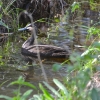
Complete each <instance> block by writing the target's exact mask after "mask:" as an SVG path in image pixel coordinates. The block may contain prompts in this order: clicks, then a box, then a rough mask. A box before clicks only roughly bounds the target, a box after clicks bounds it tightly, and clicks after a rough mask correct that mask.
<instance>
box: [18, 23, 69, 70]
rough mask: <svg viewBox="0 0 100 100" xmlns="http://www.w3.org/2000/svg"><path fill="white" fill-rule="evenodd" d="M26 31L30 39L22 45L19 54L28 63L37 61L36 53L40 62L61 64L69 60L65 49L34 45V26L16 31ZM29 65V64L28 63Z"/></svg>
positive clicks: (35, 29) (30, 25)
mask: <svg viewBox="0 0 100 100" xmlns="http://www.w3.org/2000/svg"><path fill="white" fill-rule="evenodd" d="M25 30H26V31H28V32H31V37H30V38H28V39H27V40H26V41H25V42H24V43H23V45H22V48H21V54H22V55H23V56H25V58H27V59H29V62H32V61H33V60H36V59H38V53H39V55H40V58H41V60H44V59H46V60H52V61H56V62H63V61H65V60H67V59H68V58H69V53H68V51H67V50H66V49H64V48H62V47H57V46H53V45H39V44H38V45H36V44H35V43H34V42H35V38H36V36H35V33H36V34H37V33H38V31H37V28H36V27H35V26H34V24H33V25H32V24H29V25H27V26H26V27H24V28H20V29H18V31H25ZM30 64H31V63H30ZM32 69H33V67H32V66H29V70H32Z"/></svg>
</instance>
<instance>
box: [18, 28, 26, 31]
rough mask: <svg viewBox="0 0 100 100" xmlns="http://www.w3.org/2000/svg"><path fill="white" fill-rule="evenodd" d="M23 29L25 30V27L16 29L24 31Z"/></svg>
mask: <svg viewBox="0 0 100 100" xmlns="http://www.w3.org/2000/svg"><path fill="white" fill-rule="evenodd" d="M25 30H27V28H26V27H24V28H20V29H18V31H25Z"/></svg>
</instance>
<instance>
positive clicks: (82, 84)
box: [0, 0, 100, 100]
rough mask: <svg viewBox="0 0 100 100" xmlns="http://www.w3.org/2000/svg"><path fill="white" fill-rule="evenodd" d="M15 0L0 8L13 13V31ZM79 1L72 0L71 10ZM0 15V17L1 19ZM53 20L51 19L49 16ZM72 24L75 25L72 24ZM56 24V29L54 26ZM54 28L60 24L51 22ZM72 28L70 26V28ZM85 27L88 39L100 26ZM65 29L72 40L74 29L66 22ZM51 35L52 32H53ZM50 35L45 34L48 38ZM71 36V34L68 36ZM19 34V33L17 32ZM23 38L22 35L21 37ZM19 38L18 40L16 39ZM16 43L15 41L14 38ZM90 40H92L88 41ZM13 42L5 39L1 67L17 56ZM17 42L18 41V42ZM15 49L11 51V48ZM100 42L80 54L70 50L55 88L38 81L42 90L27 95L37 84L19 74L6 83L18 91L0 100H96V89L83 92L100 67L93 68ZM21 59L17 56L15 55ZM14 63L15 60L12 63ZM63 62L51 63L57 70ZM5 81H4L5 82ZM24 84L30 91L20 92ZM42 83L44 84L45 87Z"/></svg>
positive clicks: (96, 32) (95, 65) (97, 93)
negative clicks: (15, 78)
mask: <svg viewBox="0 0 100 100" xmlns="http://www.w3.org/2000/svg"><path fill="white" fill-rule="evenodd" d="M14 1H15V0H12V1H11V2H10V3H9V4H8V5H7V6H6V8H3V11H2V14H3V13H5V14H10V13H12V15H13V17H12V18H13V22H12V26H13V28H14V30H17V28H18V26H16V21H17V16H18V15H17V14H18V13H19V10H20V9H16V12H17V14H16V13H15V12H13V11H12V10H10V11H9V7H10V6H11V5H12V4H13V2H14ZM89 2H90V4H91V7H92V9H96V5H95V3H94V0H90V1H89ZM80 3H81V2H73V3H72V5H71V13H73V12H75V11H77V10H80V7H81V5H80ZM2 6H3V2H1V1H0V9H1V7H2ZM2 14H0V19H2ZM68 14H70V13H68V11H66V15H65V16H64V21H66V16H67V17H68V16H69V15H68ZM51 20H52V19H51ZM37 22H45V19H44V18H42V19H39V20H37ZM54 22H57V23H58V22H60V20H59V19H58V18H55V19H54ZM0 25H2V26H4V27H6V28H8V29H9V27H8V25H6V23H5V22H3V21H2V20H0ZM75 25H77V24H76V23H75ZM55 27H56V28H55ZM53 28H54V29H55V30H58V29H59V26H55V25H53ZM70 28H71V29H70ZM83 28H84V29H86V28H87V29H88V33H89V35H88V39H89V38H90V37H91V36H92V35H97V37H98V36H99V33H100V29H99V28H98V27H96V26H95V25H93V26H92V27H86V26H83ZM66 29H68V31H69V32H70V33H71V34H70V36H69V37H70V38H71V39H73V35H74V34H73V32H74V31H75V30H74V29H73V26H72V25H71V24H70V23H69V22H68V25H66ZM55 34H56V35H57V32H56V33H55ZM55 34H53V35H55ZM50 35H51V34H50V33H48V38H49V36H50ZM71 36H72V37H71ZM19 37H20V35H19ZM21 38H23V39H25V36H23V37H21ZM18 40H19V39H18ZM13 42H15V43H16V44H17V41H15V40H14V41H13ZM91 42H92V41H91ZM13 45H14V44H13V43H12V42H11V41H10V39H9V40H8V41H7V42H6V44H5V46H4V48H3V51H2V50H0V66H3V65H6V66H7V62H8V60H9V59H12V58H14V59H16V55H15V56H13V55H11V53H15V52H16V51H17V48H16V45H14V47H13ZM17 45H19V44H17ZM12 49H14V51H13V50H12ZM99 53H100V42H98V41H95V42H94V41H93V43H92V44H91V46H89V47H86V50H85V51H84V52H83V53H82V54H81V55H80V54H78V53H76V52H73V53H71V55H70V61H71V64H67V65H66V68H65V70H66V75H65V77H64V79H62V80H64V81H62V82H60V81H59V80H57V79H53V82H54V84H55V85H56V87H57V88H56V89H55V87H53V86H51V85H49V84H48V83H46V82H43V84H42V83H39V88H40V90H41V91H42V93H39V94H33V97H31V98H30V94H32V92H33V89H35V91H36V89H37V88H36V87H35V86H34V85H33V84H31V83H29V82H25V80H24V79H23V78H22V77H19V79H18V80H17V81H13V82H11V83H10V84H9V85H8V86H10V85H16V84H17V85H18V87H19V88H18V90H17V92H16V93H15V96H14V97H9V96H6V95H0V99H5V100H28V98H30V100H91V99H92V100H99V92H98V91H97V90H96V89H95V88H93V89H92V90H87V91H86V86H87V83H88V82H89V81H90V80H91V76H93V74H94V72H95V71H98V69H99V70H100V68H98V69H96V67H97V66H98V65H99V63H100V55H99ZM18 59H19V60H20V58H18ZM14 64H16V62H15V63H14ZM64 64H65V63H62V64H57V63H56V64H54V65H53V71H59V70H60V69H61V68H62V67H63V65H64ZM5 82H6V81H5ZM5 82H3V83H2V84H1V85H0V86H2V85H3V84H4V83H5ZM23 85H24V86H27V87H30V88H31V89H30V90H26V91H25V92H24V93H23V94H22V93H21V87H22V86H23ZM44 85H45V86H44Z"/></svg>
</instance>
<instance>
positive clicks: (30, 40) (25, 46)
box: [22, 34, 35, 48]
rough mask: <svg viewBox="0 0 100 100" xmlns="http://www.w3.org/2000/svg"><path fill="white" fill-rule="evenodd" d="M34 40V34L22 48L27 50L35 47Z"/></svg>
mask: <svg viewBox="0 0 100 100" xmlns="http://www.w3.org/2000/svg"><path fill="white" fill-rule="evenodd" d="M34 40H35V38H34V35H33V34H32V36H31V37H30V38H29V39H27V40H26V41H25V42H24V43H23V45H22V47H23V48H27V47H29V46H31V45H33V44H34Z"/></svg>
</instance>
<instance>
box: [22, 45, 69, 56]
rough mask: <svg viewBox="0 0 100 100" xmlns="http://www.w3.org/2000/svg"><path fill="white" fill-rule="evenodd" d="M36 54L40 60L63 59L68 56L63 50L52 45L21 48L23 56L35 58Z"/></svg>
mask: <svg viewBox="0 0 100 100" xmlns="http://www.w3.org/2000/svg"><path fill="white" fill-rule="evenodd" d="M38 52H39V53H40V56H41V58H56V57H61V58H64V57H66V56H68V52H67V51H66V50H65V49H63V48H61V47H57V46H52V45H33V46H29V47H27V48H22V54H23V55H25V56H31V57H37V53H38Z"/></svg>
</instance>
